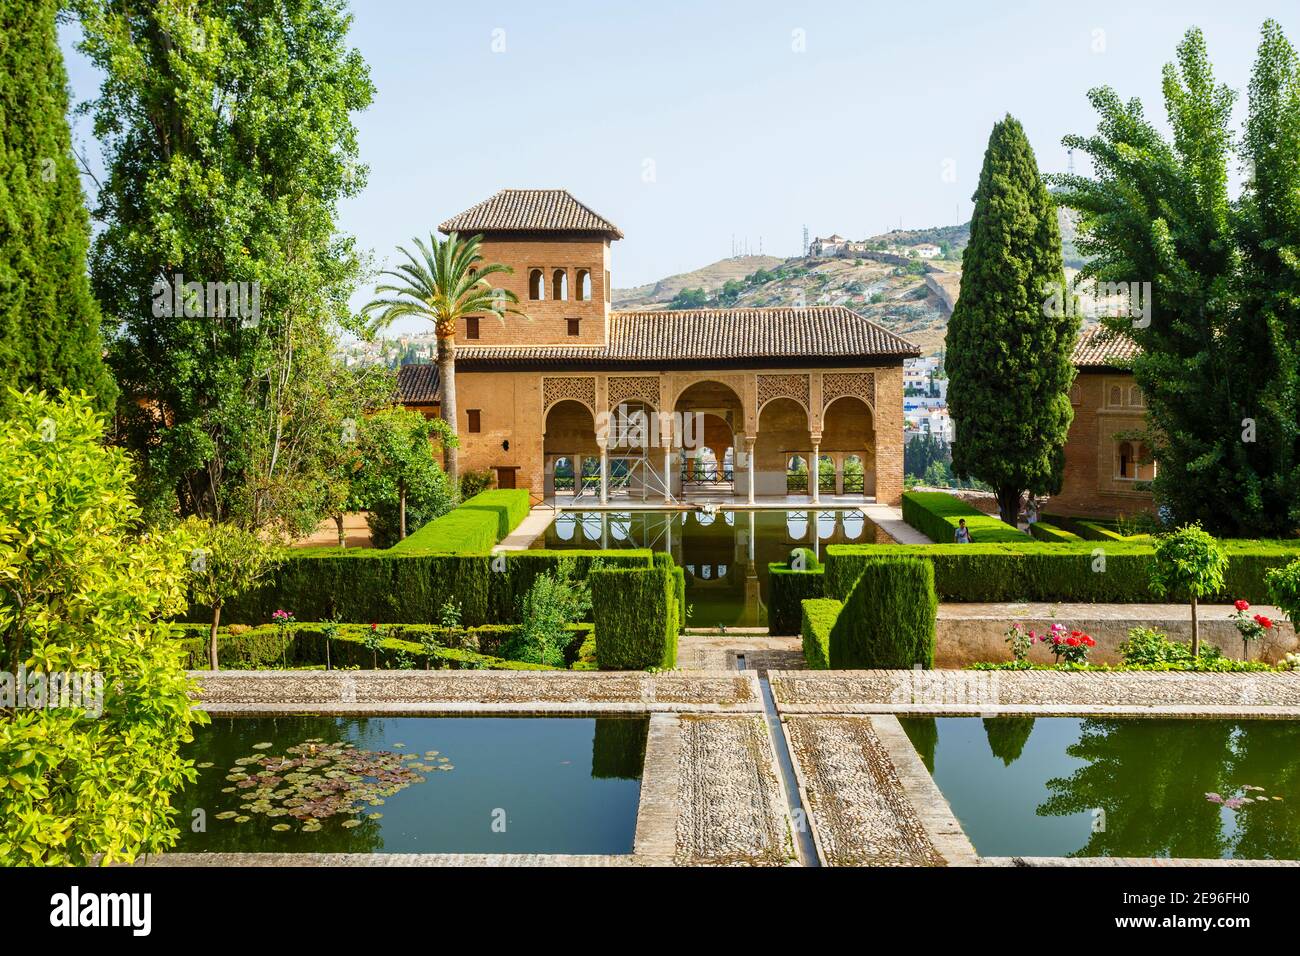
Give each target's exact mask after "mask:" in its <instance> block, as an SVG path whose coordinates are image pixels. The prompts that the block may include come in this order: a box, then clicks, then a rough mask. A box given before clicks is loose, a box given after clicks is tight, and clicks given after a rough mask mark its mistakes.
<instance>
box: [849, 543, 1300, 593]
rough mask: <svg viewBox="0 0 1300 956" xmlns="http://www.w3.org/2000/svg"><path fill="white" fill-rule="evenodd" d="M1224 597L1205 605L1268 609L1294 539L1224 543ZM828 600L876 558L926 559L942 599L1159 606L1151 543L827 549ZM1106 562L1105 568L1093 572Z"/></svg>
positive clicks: (1294, 549) (1295, 551) (1297, 553)
mask: <svg viewBox="0 0 1300 956" xmlns="http://www.w3.org/2000/svg"><path fill="white" fill-rule="evenodd" d="M1222 543H1223V546H1224V547H1225V548H1226V549H1227V551H1228V571H1227V573H1226V574H1225V575H1224V589H1223V593H1221V594H1217V595H1213V596H1212V597H1210V598H1207V599H1206V602H1205V603H1211V602H1214V601H1218V602H1227V601H1232V600H1236V599H1238V598H1241V599H1244V600H1247V601H1250V602H1251V603H1252V604H1267V603H1269V602H1268V588H1267V586H1266V584H1265V581H1264V573H1265V571H1267V570H1268V569H1270V568H1276V567H1281V566H1282V565H1284V564H1286V563H1287V562H1288V561H1291V560H1293V559H1294V558H1296V557H1300V542H1297V541H1250V540H1227V541H1224V542H1222ZM825 553H826V558H825V565H826V596H827V597H832V598H837V599H839V600H844V599H845V598H847V597H848V594H849V591H850V590H851V589H852V587H853V584H854V583H855V582H856V581H857V578H858V575H860V574H861V573H862V572H861V568H862V567H863V566H864V565H865V564H866V563H867V562H868V561H870V560H872V559H873V558H884V557H906V556H911V557H923V558H927V559H928V560H929V561H930V562H931V563H932V564H933V565H934V579H935V589H936V590H937V591H938V593H939V597H940V599H941V600H944V601H989V602H999V601H1080V602H1099V603H1114V604H1137V603H1146V602H1156V603H1162V602H1164V601H1165V600H1167V599H1166V598H1161V597H1160V596H1158V595H1155V594H1153V593H1152V592H1151V585H1150V568H1151V563H1152V560H1153V558H1154V554H1155V547H1154V545H1153V544H1152V543H1151V542H1150V541H1149V540H1146V541H1144V540H1141V539H1139V540H1136V541H1118V542H1113V543H1107V544H1102V543H1094V542H1090V541H1079V542H1067V543H1064V544H1045V543H1042V542H1034V541H1026V542H1025V543H1024V544H1021V545H1014V544H942V545H871V544H832V545H829V546H828V547H827V548H826V550H825ZM1102 557H1104V559H1105V565H1104V567H1105V570H1104V571H1100V570H1094V566H1100V559H1101V558H1102Z"/></svg>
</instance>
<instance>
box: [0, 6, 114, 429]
mask: <svg viewBox="0 0 1300 956" xmlns="http://www.w3.org/2000/svg"><path fill="white" fill-rule="evenodd" d="M59 5H60V4H59V2H58V0H0V36H3V37H4V41H3V42H2V43H0V104H3V106H0V224H2V225H0V408H3V407H4V405H5V403H6V400H7V399H6V394H5V393H4V387H5V386H11V387H13V388H16V389H19V390H22V389H28V388H30V389H36V390H40V389H45V390H47V391H51V392H53V391H57V390H58V389H60V388H69V389H72V390H82V391H86V392H89V393H90V394H91V395H92V396H94V398H95V400H96V404H97V406H98V407H99V408H100V409H102V410H105V411H106V410H108V409H110V408H111V407H112V404H113V399H114V396H115V394H116V387H115V386H114V384H113V380H112V377H111V376H110V375H109V374H108V370H107V368H105V366H104V362H103V358H102V353H103V346H102V345H101V343H100V336H99V308H98V306H97V305H96V303H95V300H94V298H93V297H92V296H91V294H90V283H89V281H88V280H87V277H86V248H87V246H88V245H89V244H90V229H89V225H88V223H87V219H86V207H85V205H84V203H83V199H82V195H81V182H80V180H79V179H78V176H77V167H76V163H75V162H74V160H73V155H72V141H71V136H70V134H69V132H68V123H67V120H66V118H65V113H66V111H67V108H68V97H67V85H68V78H67V74H66V73H65V72H64V69H63V55H62V54H61V53H60V52H59V44H58V37H57V36H56V31H55V15H56V13H57V11H58V9H59Z"/></svg>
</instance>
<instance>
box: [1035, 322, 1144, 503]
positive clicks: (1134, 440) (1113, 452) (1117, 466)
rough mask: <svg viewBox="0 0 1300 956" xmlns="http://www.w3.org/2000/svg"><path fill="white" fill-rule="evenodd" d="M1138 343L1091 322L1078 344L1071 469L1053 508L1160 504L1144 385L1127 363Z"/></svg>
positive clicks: (1068, 456)
mask: <svg viewBox="0 0 1300 956" xmlns="http://www.w3.org/2000/svg"><path fill="white" fill-rule="evenodd" d="M1136 348H1137V347H1136V345H1134V344H1133V342H1132V341H1131V340H1129V339H1126V338H1124V337H1122V336H1118V335H1115V334H1114V333H1112V332H1109V331H1108V330H1106V329H1105V328H1104V327H1102V326H1093V327H1091V328H1088V329H1084V330H1083V331H1082V332H1081V333H1080V335H1079V341H1078V344H1077V345H1076V346H1075V349H1074V366H1075V369H1076V371H1077V375H1076V377H1075V380H1074V387H1073V388H1072V389H1071V391H1070V403H1071V404H1072V405H1073V406H1074V421H1073V422H1072V423H1071V425H1070V432H1069V435H1068V437H1067V439H1066V443H1065V476H1064V480H1063V482H1062V485H1061V492H1060V494H1058V495H1054V496H1053V497H1052V499H1051V502H1050V505H1049V508H1050V510H1051V511H1053V512H1055V513H1058V514H1064V515H1070V516H1076V517H1097V518H1113V517H1118V516H1120V515H1132V514H1135V513H1138V512H1151V511H1153V510H1154V502H1153V499H1152V495H1151V491H1150V488H1149V482H1150V481H1151V479H1152V478H1154V477H1155V474H1156V468H1157V464H1156V462H1155V460H1154V458H1153V457H1152V453H1151V449H1150V445H1149V439H1148V437H1147V428H1148V424H1147V411H1146V404H1145V402H1144V401H1143V398H1142V390H1141V389H1140V388H1138V386H1137V383H1136V382H1135V381H1134V380H1133V374H1132V373H1131V372H1129V371H1128V370H1127V368H1128V363H1129V362H1130V361H1131V360H1132V358H1133V356H1134V354H1135V352H1136Z"/></svg>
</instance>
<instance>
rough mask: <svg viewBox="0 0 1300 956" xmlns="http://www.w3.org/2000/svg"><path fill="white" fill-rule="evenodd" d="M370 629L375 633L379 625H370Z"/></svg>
mask: <svg viewBox="0 0 1300 956" xmlns="http://www.w3.org/2000/svg"><path fill="white" fill-rule="evenodd" d="M370 629H371V630H372V631H377V630H379V625H378V624H371V625H370Z"/></svg>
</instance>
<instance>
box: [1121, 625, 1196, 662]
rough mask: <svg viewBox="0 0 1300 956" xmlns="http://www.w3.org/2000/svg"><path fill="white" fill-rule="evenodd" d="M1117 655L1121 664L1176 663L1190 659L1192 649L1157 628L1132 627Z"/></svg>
mask: <svg viewBox="0 0 1300 956" xmlns="http://www.w3.org/2000/svg"><path fill="white" fill-rule="evenodd" d="M1119 656H1120V662H1121V663H1123V664H1132V665H1140V664H1176V663H1185V662H1189V661H1191V659H1192V651H1191V648H1189V647H1188V646H1187V645H1186V644H1183V643H1181V642H1179V641H1171V640H1169V638H1168V637H1166V636H1165V633H1164V631H1161V630H1160V629H1159V628H1154V627H1134V628H1130V629H1129V632H1128V640H1127V641H1125V642H1124V643H1123V644H1121V645H1120V646H1119Z"/></svg>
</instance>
